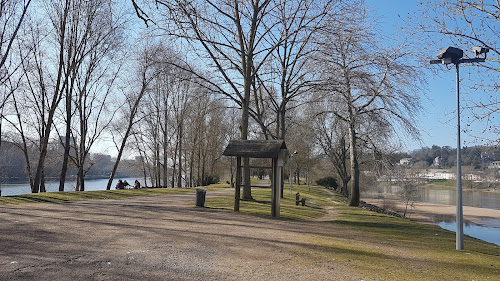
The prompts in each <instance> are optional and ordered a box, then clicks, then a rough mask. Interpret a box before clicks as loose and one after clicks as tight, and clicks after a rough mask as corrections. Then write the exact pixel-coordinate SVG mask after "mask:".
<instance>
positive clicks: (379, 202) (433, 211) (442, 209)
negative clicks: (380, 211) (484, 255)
mask: <svg viewBox="0 0 500 281" xmlns="http://www.w3.org/2000/svg"><path fill="white" fill-rule="evenodd" d="M363 200H364V201H365V202H367V203H369V204H373V205H376V206H379V207H383V208H387V207H388V206H389V207H390V208H389V209H392V210H394V211H396V212H398V213H400V214H403V213H404V210H405V204H404V203H403V202H401V200H396V199H386V198H382V199H376V198H363ZM455 214H456V206H453V205H441V204H433V203H423V202H414V203H413V206H412V207H411V206H408V211H407V214H406V217H408V218H409V219H410V220H413V221H416V222H421V223H425V224H437V223H438V222H439V221H440V220H451V219H454V218H455ZM463 215H464V221H466V222H467V221H468V222H473V223H475V224H478V225H483V226H488V227H500V210H494V209H486V208H478V207H470V206H463Z"/></svg>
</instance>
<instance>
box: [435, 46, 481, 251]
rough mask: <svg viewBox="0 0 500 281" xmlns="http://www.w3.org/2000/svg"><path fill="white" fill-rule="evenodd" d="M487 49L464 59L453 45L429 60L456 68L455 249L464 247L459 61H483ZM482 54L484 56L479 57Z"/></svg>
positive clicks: (474, 49) (461, 52) (475, 50)
mask: <svg viewBox="0 0 500 281" xmlns="http://www.w3.org/2000/svg"><path fill="white" fill-rule="evenodd" d="M488 51H489V49H488V48H485V47H474V48H473V49H472V52H473V53H474V55H475V58H473V59H464V58H462V57H463V55H464V51H462V50H461V49H459V48H455V47H448V48H446V49H443V50H442V51H441V52H439V54H438V55H437V58H438V59H437V60H431V61H430V63H431V64H450V63H452V64H454V65H455V69H456V70H457V232H456V235H457V236H456V249H457V250H463V249H464V218H463V207H462V157H461V155H460V150H461V148H460V146H461V143H460V71H459V68H460V67H459V65H460V64H461V63H474V62H484V61H485V60H486V53H488ZM483 54H484V57H480V56H481V55H483Z"/></svg>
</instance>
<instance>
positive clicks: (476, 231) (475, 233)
mask: <svg viewBox="0 0 500 281" xmlns="http://www.w3.org/2000/svg"><path fill="white" fill-rule="evenodd" d="M438 225H439V226H440V227H441V228H444V229H447V230H450V231H454V232H456V229H457V224H456V223H455V222H446V221H442V222H438ZM499 231H500V229H499V228H495V227H487V226H482V225H477V224H475V223H465V224H464V233H465V234H467V235H469V236H472V237H475V238H478V239H481V240H483V241H486V242H490V243H493V244H496V245H499V246H500V235H499Z"/></svg>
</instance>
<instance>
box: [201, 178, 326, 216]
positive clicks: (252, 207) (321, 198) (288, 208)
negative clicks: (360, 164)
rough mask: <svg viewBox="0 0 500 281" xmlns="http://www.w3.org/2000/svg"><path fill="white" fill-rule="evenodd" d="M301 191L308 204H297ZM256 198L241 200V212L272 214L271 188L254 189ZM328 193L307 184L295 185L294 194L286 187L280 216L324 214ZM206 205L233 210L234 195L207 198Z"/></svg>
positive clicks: (253, 194) (260, 214) (262, 214)
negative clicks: (296, 199)
mask: <svg viewBox="0 0 500 281" xmlns="http://www.w3.org/2000/svg"><path fill="white" fill-rule="evenodd" d="M297 192H299V193H300V194H301V198H303V197H305V198H306V199H307V200H306V206H301V205H300V204H299V206H296V204H295V193H297ZM252 197H253V199H254V200H250V201H244V200H241V201H240V212H241V213H244V214H254V215H259V216H269V217H270V216H271V189H270V188H260V189H253V190H252ZM328 200H329V199H328V193H327V192H326V190H325V189H324V188H320V187H312V188H311V189H310V191H309V189H308V187H307V186H297V185H295V186H294V187H293V191H292V195H290V190H289V189H287V188H285V192H284V198H281V200H280V216H281V218H284V219H312V218H317V217H320V216H322V215H323V214H324V213H325V209H324V208H323V206H324V205H325V204H326V203H327V202H328ZM205 207H207V208H209V209H219V210H228V211H230V210H233V209H234V195H228V196H219V197H215V198H207V200H206V202H205Z"/></svg>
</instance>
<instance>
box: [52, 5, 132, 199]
mask: <svg viewBox="0 0 500 281" xmlns="http://www.w3.org/2000/svg"><path fill="white" fill-rule="evenodd" d="M112 9H113V6H111V4H110V3H109V1H107V0H100V1H93V2H88V1H74V2H73V4H72V13H70V15H69V19H68V29H69V30H71V36H70V37H69V38H68V39H67V41H68V42H69V43H68V46H67V48H68V50H67V51H66V52H67V56H68V58H67V59H68V61H70V63H71V64H72V65H73V67H72V68H71V73H70V74H69V76H70V77H69V81H68V86H67V87H66V89H65V100H66V104H65V106H66V108H65V118H64V119H65V120H64V121H65V123H66V128H65V129H66V133H65V137H64V142H63V146H64V148H65V151H64V158H63V159H64V160H63V166H62V169H61V177H60V184H59V191H63V189H64V182H65V179H66V170H67V165H68V159H69V158H70V149H71V148H73V149H74V152H75V154H74V155H72V157H71V160H72V162H73V163H74V164H75V165H76V167H77V168H78V173H77V190H81V191H83V190H84V177H85V174H86V172H87V171H88V169H89V168H90V167H87V168H86V167H85V164H86V163H87V162H88V161H87V159H88V154H89V151H90V149H91V148H92V146H93V145H94V143H95V142H96V141H97V139H99V137H100V136H101V135H102V133H103V132H104V130H105V129H106V128H107V127H108V126H109V124H110V123H111V120H112V119H113V118H112V116H111V115H109V114H108V112H107V110H106V108H107V107H108V98H109V97H110V94H111V92H112V91H113V90H114V83H115V81H116V78H117V75H118V73H119V70H120V63H119V59H118V58H117V57H118V55H116V54H117V53H119V47H120V42H121V40H122V39H121V32H122V30H123V24H124V18H123V17H121V16H120V15H119V14H115V13H114V12H113V10H112ZM113 56H114V57H113ZM72 105H74V110H73V107H72ZM73 114H76V118H77V120H76V123H77V124H73V123H74V122H72V119H73ZM61 139H62V138H61ZM71 144H72V145H71Z"/></svg>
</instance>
